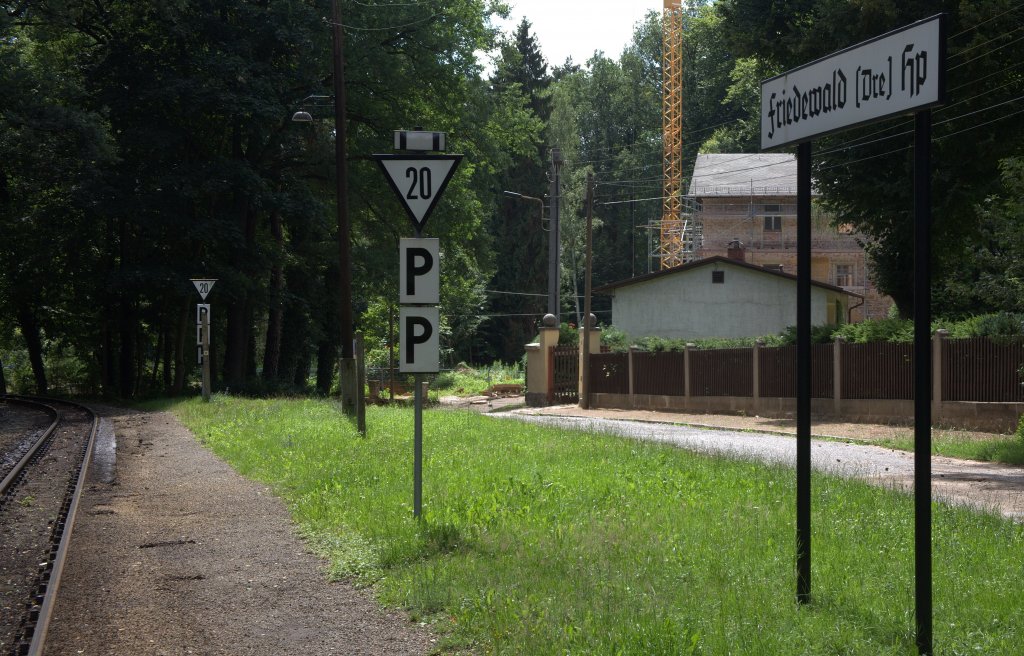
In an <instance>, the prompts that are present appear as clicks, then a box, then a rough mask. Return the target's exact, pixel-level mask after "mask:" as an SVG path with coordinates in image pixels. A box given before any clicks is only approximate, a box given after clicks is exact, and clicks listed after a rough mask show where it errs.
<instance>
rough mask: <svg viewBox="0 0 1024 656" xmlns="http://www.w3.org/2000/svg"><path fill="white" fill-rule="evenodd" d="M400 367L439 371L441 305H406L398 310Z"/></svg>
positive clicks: (420, 371) (412, 370) (405, 370)
mask: <svg viewBox="0 0 1024 656" xmlns="http://www.w3.org/2000/svg"><path fill="white" fill-rule="evenodd" d="M398 320H399V328H398V335H399V346H398V357H399V362H398V371H400V372H401V373H403V374H436V373H437V372H438V371H439V370H440V366H439V365H440V357H439V352H440V349H439V347H440V341H439V340H438V333H439V332H440V330H439V328H440V313H439V312H438V309H437V307H408V306H403V307H402V308H400V309H399V311H398Z"/></svg>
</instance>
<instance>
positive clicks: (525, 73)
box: [485, 19, 551, 361]
mask: <svg viewBox="0 0 1024 656" xmlns="http://www.w3.org/2000/svg"><path fill="white" fill-rule="evenodd" d="M530 27H531V26H530V23H529V21H527V20H526V19H523V21H522V22H520V23H519V26H518V28H517V29H516V32H515V34H514V35H513V37H512V38H511V39H510V40H508V41H506V42H505V43H504V44H502V47H501V51H500V57H499V59H498V61H497V63H496V66H495V73H494V76H493V78H492V80H491V84H492V91H491V93H492V94H493V95H494V96H495V102H496V103H498V104H499V105H501V106H503V107H506V108H508V110H507V111H508V113H511V114H512V115H514V116H518V117H519V118H518V120H516V121H515V122H513V123H509V124H507V125H506V126H505V129H506V130H519V131H522V133H523V136H524V137H525V138H526V139H528V142H527V143H525V144H524V147H522V148H521V149H519V151H518V152H514V153H510V159H509V161H508V163H507V165H506V166H505V167H504V171H502V173H501V175H500V176H499V177H498V179H497V186H498V189H496V190H495V191H497V192H499V193H500V192H501V191H511V192H513V193H518V194H523V195H526V196H532V197H534V198H541V199H544V203H543V207H544V209H541V207H539V206H538V204H537V203H534V202H531V201H524V200H520V199H513V198H505V199H504V201H503V202H502V203H501V204H500V205H499V207H498V208H497V210H496V211H495V212H494V214H493V215H492V217H491V219H490V221H489V222H488V233H489V234H490V236H491V239H492V243H493V245H494V249H495V251H496V258H495V272H494V276H493V278H492V279H491V281H490V283H489V284H490V288H491V290H492V291H491V294H490V298H489V302H488V304H487V306H486V308H487V313H488V315H489V318H488V320H487V321H486V324H485V325H486V326H487V328H488V329H489V330H488V333H489V339H487V346H486V350H485V353H486V355H487V356H489V357H491V358H495V357H496V358H498V359H500V360H504V361H511V360H516V359H518V358H519V356H520V355H521V354H522V350H523V345H524V344H526V342H528V341H529V340H530V339H531V338H532V337H533V336H534V334H536V327H535V322H536V318H537V317H538V316H539V315H542V314H544V313H545V312H547V309H546V308H547V303H546V302H545V300H544V297H543V296H544V294H546V292H547V290H548V266H547V262H548V259H547V250H548V248H549V247H550V246H549V241H548V240H549V239H550V238H551V233H550V230H548V228H546V227H545V226H547V225H548V223H549V219H550V216H549V213H550V208H551V203H550V199H549V198H548V178H547V176H546V175H545V173H546V171H547V170H548V169H549V167H550V159H551V157H550V150H549V148H548V147H547V146H546V145H545V144H544V141H543V139H544V138H543V133H542V130H541V127H542V125H543V124H544V123H546V122H547V120H548V118H549V116H550V114H551V100H550V96H549V93H548V87H549V86H550V84H551V76H550V75H549V73H548V67H547V62H546V61H545V60H544V57H543V55H542V54H541V52H540V48H539V46H538V44H537V41H536V38H535V37H534V35H533V34H532V33H531V32H530ZM509 118H511V116H510V117H509ZM541 215H543V216H544V218H543V220H542V218H541ZM545 230H548V231H547V232H545ZM531 294H532V296H531Z"/></svg>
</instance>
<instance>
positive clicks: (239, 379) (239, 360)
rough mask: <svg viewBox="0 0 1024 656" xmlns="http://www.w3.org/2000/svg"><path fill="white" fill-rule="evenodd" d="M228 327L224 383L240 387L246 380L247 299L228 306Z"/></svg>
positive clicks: (247, 340) (247, 341) (225, 345)
mask: <svg viewBox="0 0 1024 656" xmlns="http://www.w3.org/2000/svg"><path fill="white" fill-rule="evenodd" d="M227 315H228V329H227V335H226V338H225V343H224V385H225V386H226V387H228V388H232V387H233V388H236V389H237V388H239V387H241V386H242V384H243V383H244V382H245V351H246V347H247V346H248V343H249V339H248V335H247V334H246V330H245V316H246V314H245V301H244V300H242V299H238V300H236V301H235V302H234V303H232V304H231V306H230V307H228V312H227Z"/></svg>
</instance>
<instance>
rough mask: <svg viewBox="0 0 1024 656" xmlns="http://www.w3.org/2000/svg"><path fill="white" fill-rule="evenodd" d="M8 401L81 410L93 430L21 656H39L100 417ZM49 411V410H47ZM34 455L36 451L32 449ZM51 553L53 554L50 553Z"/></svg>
mask: <svg viewBox="0 0 1024 656" xmlns="http://www.w3.org/2000/svg"><path fill="white" fill-rule="evenodd" d="M4 398H5V399H7V400H9V401H10V400H13V401H14V402H16V403H35V404H37V405H46V404H45V403H42V401H47V402H49V403H63V404H66V405H70V406H74V407H75V408H77V409H79V410H82V411H84V412H86V413H88V414H89V416H91V417H92V427H91V428H90V430H89V439H88V441H87V442H86V445H85V447H84V449H83V452H84V453H83V457H82V462H81V464H80V465H79V469H78V475H77V477H73V478H74V486H73V488H72V485H71V483H70V482H69V484H68V488H69V491H71V495H70V499H67V498H66V499H65V502H64V504H62V507H61V515H62V517H58V518H57V523H56V525H55V527H54V528H55V531H59V532H60V540H59V544H58V546H57V551H56V554H55V555H54V556H53V559H52V561H51V563H50V567H49V574H48V575H47V574H43V575H42V578H45V581H42V584H43V585H44V586H45V588H46V592H45V594H44V595H43V600H42V602H41V603H40V605H39V611H38V617H37V618H36V620H35V628H34V630H33V632H32V640H31V642H30V644H29V647H28V651H27V652H23V653H25V654H27V655H28V656H40V655H41V654H42V653H43V645H44V643H45V642H46V633H47V631H48V630H49V625H50V616H51V615H52V613H53V608H54V605H55V604H56V601H57V592H58V590H59V588H60V579H61V575H62V574H63V572H64V562H65V560H66V559H67V554H68V551H69V549H70V546H71V532H72V529H73V527H74V524H75V516H76V514H77V512H78V503H79V501H80V499H81V496H82V490H83V489H84V488H85V481H86V478H87V476H88V473H89V465H90V463H91V462H92V453H93V447H94V446H95V444H96V433H97V432H98V430H99V424H100V421H99V415H97V414H96V412H94V411H93V410H92V409H91V408H89V407H87V406H84V405H82V404H80V403H74V402H72V401H63V400H56V399H40V400H37V399H33V398H26V397H12V396H5V397H4ZM50 407H51V408H52V406H50ZM52 409H53V410H54V411H55V412H57V413H58V416H57V419H56V420H54V423H53V424H52V425H51V426H50V428H49V429H47V433H48V434H49V433H52V432H53V430H55V428H56V425H57V424H58V423H59V422H60V420H61V419H63V413H62V412H60V411H59V410H57V409H56V408H52ZM43 441H45V440H39V442H38V443H42V442H43ZM33 451H35V448H33ZM51 553H52V552H51Z"/></svg>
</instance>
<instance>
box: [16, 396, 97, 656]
mask: <svg viewBox="0 0 1024 656" xmlns="http://www.w3.org/2000/svg"><path fill="white" fill-rule="evenodd" d="M0 400H2V403H0V406H2V411H3V412H4V415H3V419H5V420H7V421H4V422H3V423H4V426H5V430H4V431H3V432H2V433H0V436H2V437H3V439H2V441H0V447H2V448H3V452H2V453H0V655H6V654H14V655H18V656H22V655H25V654H31V655H36V654H41V653H42V650H43V643H44V641H45V639H46V630H47V626H48V623H49V618H50V614H51V611H52V609H53V606H54V602H55V601H56V596H57V589H58V587H59V585H60V576H61V572H62V570H63V567H64V559H65V556H66V554H67V552H68V545H69V543H70V539H71V528H72V526H73V525H74V519H75V512H76V510H77V508H78V499H79V496H80V494H81V490H82V487H83V485H84V482H85V478H86V473H87V470H88V466H89V461H90V459H91V456H92V449H93V444H94V442H95V439H96V430H97V427H98V425H99V420H98V418H97V416H96V414H95V413H94V412H93V411H92V410H90V409H89V408H86V407H85V406H82V405H79V404H77V403H70V402H67V401H58V400H54V399H34V398H29V397H16V396H5V397H0ZM15 408H17V410H15ZM33 412H34V413H35V419H34V420H33V419H32V416H33V415H32V413H33ZM41 418H42V421H41V420H40V419H41ZM19 433H20V434H19Z"/></svg>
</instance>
